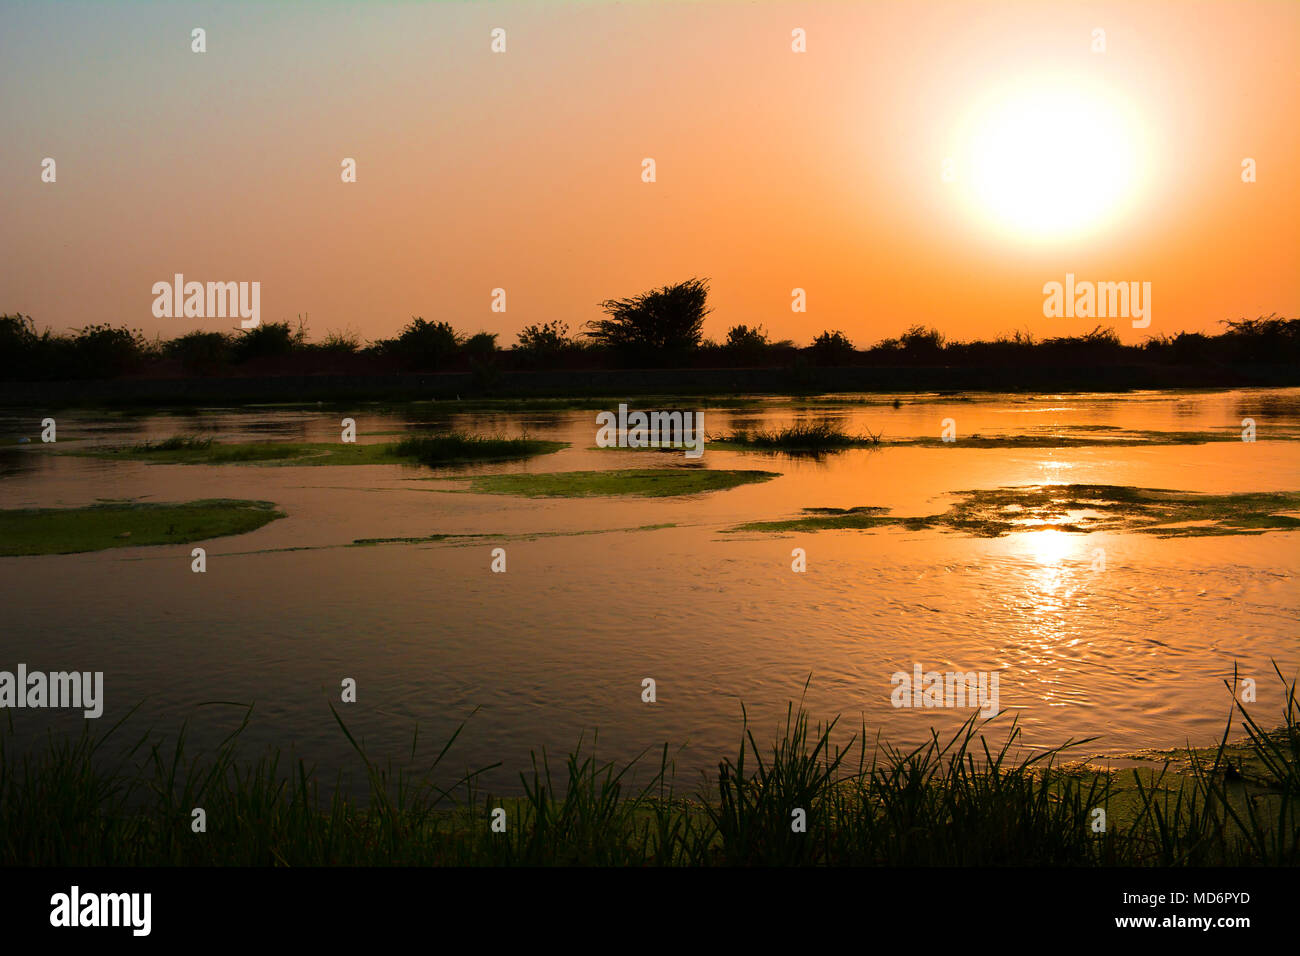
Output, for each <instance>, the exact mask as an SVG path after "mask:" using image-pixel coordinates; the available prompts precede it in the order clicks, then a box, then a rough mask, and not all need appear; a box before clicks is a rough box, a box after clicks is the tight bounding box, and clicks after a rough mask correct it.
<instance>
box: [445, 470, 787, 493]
mask: <svg viewBox="0 0 1300 956" xmlns="http://www.w3.org/2000/svg"><path fill="white" fill-rule="evenodd" d="M779 477H780V475H778V474H777V473H776V472H774V471H739V470H726V469H721V468H718V469H713V468H694V467H691V468H625V469H615V470H612V471H561V472H552V473H548V474H511V475H478V476H475V477H473V478H470V479H467V481H468V482H469V490H470V491H471V492H473V493H475V494H481V495H516V496H519V497H524V498H593V497H603V496H612V495H635V496H638V497H643V498H667V497H673V496H676V495H693V494H701V493H704V492H710V491H725V490H727V489H729V488H735V487H737V486H739V485H745V484H750V483H752V482H759V481H771V480H772V479H773V478H779Z"/></svg>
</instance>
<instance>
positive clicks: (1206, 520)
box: [729, 484, 1300, 538]
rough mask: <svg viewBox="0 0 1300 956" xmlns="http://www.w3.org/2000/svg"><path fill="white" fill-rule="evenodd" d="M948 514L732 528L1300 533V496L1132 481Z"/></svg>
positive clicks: (1008, 494) (1051, 491) (820, 511)
mask: <svg viewBox="0 0 1300 956" xmlns="http://www.w3.org/2000/svg"><path fill="white" fill-rule="evenodd" d="M955 494H956V501H954V503H953V504H952V506H951V507H950V508H949V509H948V510H947V511H945V512H943V513H941V514H934V515H918V516H912V517H905V516H901V515H890V514H889V513H888V512H889V509H888V508H880V507H872V506H860V507H856V508H805V509H804V510H803V513H802V515H801V516H799V517H797V518H783V519H779V520H775V521H751V522H747V523H745V524H742V525H738V526H736V527H734V528H731V529H729V530H731V531H768V532H786V531H833V530H845V529H863V528H878V527H886V526H891V525H893V526H898V527H903V528H907V529H909V530H921V529H924V528H940V529H944V530H948V531H957V532H961V533H964V534H970V535H974V536H976V537H982V538H998V537H1001V536H1003V535H1006V534H1012V533H1015V532H1025V531H1066V532H1072V533H1075V534H1089V533H1091V532H1094V531H1111V532H1128V533H1137V534H1149V535H1154V536H1156V537H1162V538H1179V537H1184V538H1185V537H1209V536H1218V535H1234V534H1264V533H1265V532H1269V531H1293V530H1300V517H1296V516H1295V514H1294V513H1295V512H1297V511H1300V493H1297V492H1286V491H1277V492H1242V493H1239V494H1226V495H1207V494H1201V493H1199V492H1193V491H1170V490H1167V489H1162V488H1136V487H1133V486H1131V485H1082V484H1079V485H1024V486H1019V487H1008V488H984V489H976V490H973V491H960V492H956V493H955Z"/></svg>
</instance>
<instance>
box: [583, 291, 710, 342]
mask: <svg viewBox="0 0 1300 956" xmlns="http://www.w3.org/2000/svg"><path fill="white" fill-rule="evenodd" d="M708 281H709V280H708V279H687V280H686V281H685V282H679V283H677V284H676V285H667V286H664V287H663V288H662V289H655V290H653V291H651V292H643V293H642V294H641V295H637V296H633V297H632V298H630V299H607V300H606V301H604V302H602V303H601V304H600V307H601V308H602V309H603V310H604V311H605V313H606V314H607V315H608V316H609V318H607V319H595V320H593V321H591V322H588V323H587V327H588V329H589V330H590V331H588V332H586V333H585V334H586V335H587V336H588V337H589V338H591V339H593V340H594V341H596V342H598V343H599V344H601V345H608V346H612V347H615V348H621V349H631V350H634V351H638V352H645V351H650V352H674V351H685V350H687V349H693V348H695V347H696V346H698V345H699V344H700V339H701V338H702V337H703V335H704V317H705V316H706V315H708V314H709V312H710V310H709V309H707V308H705V305H704V303H705V300H706V299H707V298H708V295H709V285H708Z"/></svg>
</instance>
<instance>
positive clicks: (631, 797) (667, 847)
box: [0, 668, 1300, 867]
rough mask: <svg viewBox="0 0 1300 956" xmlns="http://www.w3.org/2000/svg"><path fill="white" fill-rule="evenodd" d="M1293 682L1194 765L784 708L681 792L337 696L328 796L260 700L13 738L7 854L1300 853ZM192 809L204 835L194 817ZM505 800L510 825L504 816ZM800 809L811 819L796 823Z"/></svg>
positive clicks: (129, 861) (717, 856)
mask: <svg viewBox="0 0 1300 956" xmlns="http://www.w3.org/2000/svg"><path fill="white" fill-rule="evenodd" d="M1275 669H1276V668H1275ZM1278 676H1279V678H1281V677H1282V675H1281V671H1280V670H1279V671H1278ZM1282 683H1283V687H1284V691H1285V695H1286V703H1285V708H1284V714H1283V721H1284V723H1283V725H1282V727H1281V728H1280V729H1279V730H1275V731H1271V732H1266V731H1265V730H1264V729H1263V728H1262V727H1261V726H1260V724H1258V723H1257V722H1256V720H1255V719H1254V718H1253V717H1252V716H1251V715H1250V714H1249V713H1248V712H1247V710H1246V709H1245V707H1243V706H1242V705H1241V704H1240V703H1239V702H1235V701H1234V708H1235V711H1236V712H1239V713H1240V718H1241V721H1242V724H1243V725H1244V729H1245V738H1244V740H1242V742H1241V743H1240V744H1238V745H1236V747H1235V750H1232V751H1230V749H1229V748H1228V746H1227V740H1228V737H1229V735H1230V733H1231V731H1232V723H1233V716H1235V713H1234V714H1233V715H1231V716H1230V717H1229V720H1228V724H1227V726H1226V727H1225V730H1224V734H1223V741H1222V742H1221V743H1220V745H1219V747H1217V748H1210V749H1208V750H1203V751H1186V752H1185V753H1186V755H1187V758H1186V764H1185V767H1184V768H1183V769H1182V770H1172V769H1170V766H1166V767H1164V768H1162V769H1160V770H1159V771H1154V770H1150V769H1143V770H1133V771H1118V772H1114V773H1108V772H1105V771H1102V770H1096V769H1091V768H1080V767H1079V766H1077V765H1076V766H1070V765H1067V764H1064V763H1063V762H1062V757H1063V755H1064V754H1065V753H1066V751H1067V750H1068V749H1069V748H1071V747H1078V746H1080V745H1081V744H1085V743H1088V742H1089V741H1080V742H1074V743H1072V742H1067V743H1066V744H1063V745H1062V746H1061V747H1057V748H1054V749H1052V750H1048V751H1046V752H1039V753H1037V754H1036V755H1034V756H1026V757H1019V756H1016V752H1017V746H1016V745H1017V740H1018V731H1017V730H1016V728H1015V726H1014V724H1013V725H1012V727H1011V728H1010V730H1009V732H1008V734H1007V737H1006V741H1005V742H1004V743H1003V744H1001V745H996V744H992V745H991V744H989V743H988V741H987V740H986V739H985V737H984V736H983V734H982V733H981V730H980V728H979V727H977V726H976V718H975V717H972V718H971V719H970V720H969V721H967V722H966V724H965V725H963V727H962V728H961V729H960V730H959V731H958V732H957V733H955V734H954V735H953V736H952V737H950V738H947V739H944V738H941V737H940V736H939V735H938V734H937V733H934V732H932V737H931V739H930V740H929V741H928V742H927V743H925V744H922V745H921V746H918V747H915V748H911V749H897V748H894V747H891V746H888V745H878V746H877V747H876V748H875V750H874V754H873V756H871V757H870V758H869V759H868V757H867V755H866V733H865V731H864V732H863V734H862V735H861V737H859V738H855V739H854V740H852V741H849V742H848V745H847V746H845V747H843V748H840V747H834V746H832V743H831V732H832V730H833V729H834V727H835V725H836V722H835V721H831V722H830V724H829V725H826V726H824V727H822V726H819V727H817V728H816V729H814V728H813V726H812V725H811V724H810V722H809V719H808V716H807V715H806V713H804V711H803V709H802V707H801V708H800V709H799V710H798V711H797V712H796V711H795V710H794V707H793V705H791V708H790V711H789V714H788V716H787V720H786V725H785V728H784V732H783V734H782V735H781V736H779V737H778V738H777V739H776V741H775V742H774V743H773V744H771V745H770V746H761V745H760V744H759V743H758V741H757V739H756V738H755V736H754V734H753V732H752V731H751V730H750V729H749V727H748V725H747V724H746V726H745V728H744V729H743V731H742V735H741V742H740V746H739V748H738V750H737V753H736V755H735V757H734V758H726V759H724V760H722V762H721V763H720V764H719V766H718V772H717V774H716V776H711V777H706V778H705V779H704V780H703V782H702V783H701V784H700V786H699V788H698V789H697V790H695V791H693V792H690V793H685V794H683V793H679V792H677V791H676V789H675V786H674V782H673V774H672V769H671V762H670V760H669V757H668V748H667V746H665V747H664V748H663V751H662V753H661V756H660V759H659V760H658V761H657V765H658V766H657V767H656V768H652V769H651V770H650V773H649V777H648V779H644V780H642V782H640V783H635V784H634V782H633V771H634V769H635V768H636V766H637V761H633V763H632V764H628V765H625V766H621V767H619V766H615V765H613V764H611V763H608V762H601V761H599V760H597V759H596V757H595V755H594V754H593V753H585V752H584V751H583V748H582V746H581V745H580V746H579V747H578V748H577V750H576V751H575V752H573V753H571V754H570V755H568V756H567V757H566V758H565V759H564V761H563V762H562V765H560V766H558V767H556V768H555V772H553V771H552V766H551V762H550V760H549V758H548V757H547V755H546V754H545V752H543V753H542V754H540V755H538V754H536V753H534V755H533V762H532V768H531V771H528V772H522V773H520V775H519V778H520V784H521V786H522V791H523V794H524V795H523V796H522V797H514V798H504V799H503V798H494V797H493V796H491V795H490V794H486V795H485V794H483V793H481V792H480V790H479V788H478V786H477V785H476V782H475V781H476V778H477V777H478V776H479V775H480V774H481V773H482V771H467V772H465V773H463V774H458V775H452V776H450V777H449V778H448V779H447V780H446V781H443V782H440V781H439V780H438V779H437V777H438V774H439V770H438V768H439V766H440V765H441V764H442V763H443V761H444V758H445V757H446V755H447V753H448V751H449V749H450V748H451V746H452V745H453V744H454V743H455V740H456V737H457V736H458V735H459V733H460V731H459V730H458V731H457V732H456V733H455V734H453V735H452V737H451V739H450V740H449V741H448V742H447V744H446V745H445V746H444V747H443V748H442V749H441V751H440V752H439V753H438V754H437V755H436V757H434V758H433V760H432V762H431V766H430V767H429V770H428V771H427V772H425V773H422V774H411V773H407V772H405V771H401V770H398V771H394V770H393V769H392V765H391V763H389V764H387V765H381V764H379V763H377V762H375V761H374V760H372V759H371V758H369V757H368V756H367V755H366V754H365V753H364V751H363V749H362V748H361V746H360V745H359V744H358V743H357V741H356V740H355V739H354V738H353V736H352V734H351V733H350V732H349V731H348V729H347V727H346V726H345V725H344V723H343V721H342V719H341V718H340V717H339V715H338V713H337V712H335V713H334V717H335V719H336V720H337V721H338V724H339V727H340V729H341V731H342V733H343V734H344V735H345V736H346V738H347V740H348V741H349V742H350V743H351V745H352V747H353V748H355V750H356V753H357V755H358V757H359V760H360V762H361V767H362V769H363V772H364V774H365V778H366V781H367V783H368V793H369V796H368V797H367V798H366V799H365V800H357V799H352V798H349V797H347V796H344V795H342V791H343V789H344V788H342V787H338V788H335V789H334V791H333V793H332V794H331V796H329V797H328V798H324V797H322V795H321V792H320V788H319V786H318V783H317V781H316V779H315V777H314V775H313V773H312V771H311V769H310V768H308V767H307V766H306V765H305V764H304V763H303V762H302V761H301V760H300V761H298V762H297V763H296V764H295V765H293V766H282V761H283V760H284V759H285V758H284V757H283V755H282V754H281V753H280V752H279V751H273V752H271V753H269V754H268V755H266V756H264V757H262V758H260V759H258V760H254V761H251V762H249V761H246V760H241V759H240V758H239V757H238V756H237V753H236V751H237V747H236V744H237V741H238V736H239V733H240V732H241V731H242V730H243V728H244V727H245V726H247V723H248V719H249V716H248V714H247V713H246V714H245V716H244V721H243V723H242V724H241V725H240V726H239V727H238V728H237V729H236V730H235V731H234V732H233V733H232V734H231V735H230V736H229V737H228V738H227V739H226V741H225V742H224V743H223V744H222V745H221V746H220V747H219V748H218V750H217V751H216V753H215V754H213V755H210V756H206V757H200V756H195V755H194V754H192V753H190V752H188V751H187V747H186V737H185V731H184V730H183V729H182V731H181V733H180V734H179V735H178V737H177V738H176V739H175V741H173V742H171V743H167V742H166V741H163V740H152V739H150V735H146V736H145V737H144V738H142V739H141V740H140V741H138V742H137V743H136V744H135V745H134V746H133V747H130V748H128V749H127V751H126V753H125V755H124V757H123V758H121V759H119V760H116V761H113V768H112V769H106V768H105V766H106V764H108V763H109V762H110V761H109V759H108V755H107V753H106V747H107V746H108V744H109V740H110V738H111V737H112V735H113V734H114V733H115V732H116V731H117V728H118V727H120V726H121V723H120V722H119V724H118V725H117V727H114V728H112V729H110V730H109V731H108V733H107V734H105V735H104V736H103V737H100V738H92V737H91V736H90V735H89V733H88V732H83V734H82V736H81V737H80V738H77V739H75V740H71V741H56V740H54V739H51V740H50V741H49V742H48V743H47V745H46V749H45V750H44V751H41V752H39V753H36V754H28V755H23V756H19V755H17V754H15V753H13V752H12V750H11V748H10V745H9V743H8V741H7V740H6V738H5V737H3V736H0V819H3V820H4V821H5V826H4V827H3V828H0V865H5V866H79V867H80V866H100V865H119V866H123V865H125V866H158V865H228V866H333V865H357V864H360V865H415V866H427V865H451V866H465V865H564V864H577V865H596V866H646V865H684V866H705V865H745V866H753V865H762V866H789V865H887V866H898V865H920V866H967V865H970V866H990V865H995V866H996V865H1016V866H1059V865H1074V866H1102V865H1118V866H1160V867H1181V866H1224V865H1230V866H1237V865H1295V864H1297V863H1300V774H1298V771H1297V768H1298V767H1300V720H1298V713H1297V706H1296V696H1295V684H1294V682H1292V683H1291V684H1289V685H1288V684H1287V683H1286V681H1285V679H1283V681H1282ZM1229 686H1230V687H1232V686H1235V681H1234V682H1233V684H1230V685H1229ZM331 709H332V708H331ZM124 719H125V718H124ZM414 749H415V748H414V747H413V748H412V753H414ZM1230 753H1231V754H1232V756H1230ZM1242 754H1244V755H1245V756H1242ZM1234 763H1235V765H1234ZM485 769H490V768H485ZM195 807H203V808H204V810H205V811H206V815H207V826H208V829H207V832H206V833H202V834H195V833H193V832H192V831H191V826H190V824H191V811H192V810H193V808H195ZM497 807H502V808H504V809H505V810H506V815H507V816H506V820H507V826H506V831H505V832H504V833H493V832H492V831H491V827H490V820H491V816H492V812H493V810H494V808H497ZM1097 809H1101V810H1104V811H1105V812H1106V824H1105V828H1104V830H1103V831H1100V832H1099V831H1098V830H1097V829H1096V827H1095V824H1096V821H1097V819H1098V818H1097V815H1096V814H1095V811H1096V810H1097ZM796 810H803V811H805V813H806V820H807V825H806V831H805V832H796V831H795V830H794V828H793V827H792V820H793V819H794V811H796Z"/></svg>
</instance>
